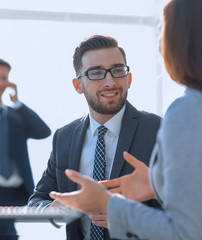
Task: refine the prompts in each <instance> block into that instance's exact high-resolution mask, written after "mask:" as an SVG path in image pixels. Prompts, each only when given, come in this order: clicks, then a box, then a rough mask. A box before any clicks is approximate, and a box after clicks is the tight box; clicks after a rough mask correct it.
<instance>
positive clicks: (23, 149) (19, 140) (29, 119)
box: [7, 104, 51, 204]
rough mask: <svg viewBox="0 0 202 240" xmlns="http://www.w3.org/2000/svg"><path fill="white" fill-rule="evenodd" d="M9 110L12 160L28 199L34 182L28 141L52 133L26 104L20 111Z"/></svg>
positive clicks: (25, 200)
mask: <svg viewBox="0 0 202 240" xmlns="http://www.w3.org/2000/svg"><path fill="white" fill-rule="evenodd" d="M7 109H8V112H7V120H8V127H9V153H10V156H11V158H12V159H14V160H15V164H16V167H17V169H18V171H19V173H20V176H21V177H22V179H23V185H24V187H25V190H26V192H27V197H28V196H30V195H31V194H32V193H33V188H34V182H33V177H32V171H31V166H30V162H29V157H28V149H27V139H28V138H34V139H42V138H46V137H48V136H49V135H50V134H51V131H50V129H49V127H48V126H47V125H46V124H45V122H44V121H43V120H42V119H41V118H40V117H39V116H38V115H37V114H36V113H35V112H34V111H32V110H31V109H30V108H28V107H27V106H26V105H25V104H22V106H21V107H20V108H18V109H13V108H10V107H7ZM14 201H15V199H14ZM26 203H27V199H24V204H26ZM21 204H23V203H21Z"/></svg>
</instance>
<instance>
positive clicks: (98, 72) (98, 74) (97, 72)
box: [88, 69, 105, 80]
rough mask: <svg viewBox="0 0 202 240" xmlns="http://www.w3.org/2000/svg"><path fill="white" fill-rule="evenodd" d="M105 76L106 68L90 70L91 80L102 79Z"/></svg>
mask: <svg viewBox="0 0 202 240" xmlns="http://www.w3.org/2000/svg"><path fill="white" fill-rule="evenodd" d="M104 77H105V70H104V69H92V70H88V78H89V79H90V80H100V79H103V78H104Z"/></svg>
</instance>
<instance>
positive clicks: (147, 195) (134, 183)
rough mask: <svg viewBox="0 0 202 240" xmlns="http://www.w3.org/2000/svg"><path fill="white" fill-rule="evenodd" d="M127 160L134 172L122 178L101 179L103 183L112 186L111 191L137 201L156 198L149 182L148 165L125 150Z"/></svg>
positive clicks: (108, 186)
mask: <svg viewBox="0 0 202 240" xmlns="http://www.w3.org/2000/svg"><path fill="white" fill-rule="evenodd" d="M124 158H125V160H126V161H127V162H128V163H130V164H131V165H132V166H133V167H134V168H135V170H134V172H133V173H131V174H128V175H125V176H123V177H120V178H116V179H112V180H108V181H101V182H99V183H100V184H101V185H103V186H104V187H107V188H112V189H110V190H109V191H110V192H111V193H120V194H122V195H123V196H125V197H127V198H130V199H132V200H135V201H139V202H143V201H146V200H149V199H152V198H156V197H155V195H154V192H153V190H152V187H151V185H150V182H149V175H148V167H147V166H146V165H145V164H144V163H143V162H141V161H139V160H137V159H136V158H135V157H133V156H132V155H130V154H129V153H127V152H124Z"/></svg>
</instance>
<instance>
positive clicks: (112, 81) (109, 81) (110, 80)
mask: <svg viewBox="0 0 202 240" xmlns="http://www.w3.org/2000/svg"><path fill="white" fill-rule="evenodd" d="M115 83H116V79H115V78H114V77H113V76H112V74H111V72H107V75H106V77H105V84H107V85H114V84H115Z"/></svg>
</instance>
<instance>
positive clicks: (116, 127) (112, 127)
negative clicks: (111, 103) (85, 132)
mask: <svg viewBox="0 0 202 240" xmlns="http://www.w3.org/2000/svg"><path fill="white" fill-rule="evenodd" d="M125 108H126V105H124V106H123V107H122V109H121V110H120V111H119V112H118V113H117V114H116V115H115V116H114V117H112V118H111V119H109V121H107V122H106V123H105V124H104V126H105V127H106V128H107V129H108V130H109V131H110V132H112V133H113V134H114V135H115V136H117V137H118V136H119V133H120V130H121V123H122V118H123V115H124V112H125ZM89 119H90V132H91V134H92V136H94V135H95V132H96V130H97V128H98V127H99V126H100V124H99V123H98V122H97V121H95V119H94V118H93V117H92V116H91V114H89Z"/></svg>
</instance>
